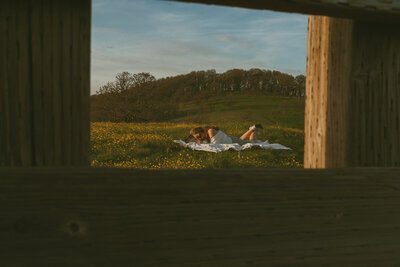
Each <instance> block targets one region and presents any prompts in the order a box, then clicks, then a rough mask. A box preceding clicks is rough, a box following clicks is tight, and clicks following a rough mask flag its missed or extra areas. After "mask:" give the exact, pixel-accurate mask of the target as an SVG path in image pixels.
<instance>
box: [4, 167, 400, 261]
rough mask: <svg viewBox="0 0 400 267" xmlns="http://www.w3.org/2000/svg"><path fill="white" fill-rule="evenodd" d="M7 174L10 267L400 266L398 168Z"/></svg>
mask: <svg viewBox="0 0 400 267" xmlns="http://www.w3.org/2000/svg"><path fill="white" fill-rule="evenodd" d="M0 177H1V179H0V198H1V209H0V210H1V220H0V236H1V238H2V242H1V245H0V251H1V255H2V256H1V262H2V264H3V265H4V266H28V265H29V266H76V265H80V266H93V265H95V266H127V265H133V266H147V265H153V266H193V265H196V266H198V265H204V266H210V265H212V266H239V265H257V266H275V265H288V266H298V265H304V266H310V265H312V266H322V265H340V266H349V265H358V266H366V265H369V266H371V265H372V266H382V265H393V266H395V265H397V264H399V263H400V255H399V254H398V250H399V249H400V213H399V210H400V178H399V177H400V169H377V168H362V169H334V170H332V169H327V170H320V169H315V170H295V169H288V170H278V169H268V170H264V169H258V170H202V171H195V170H185V171H172V170H161V171H144V170H124V169H94V168H81V167H75V168H19V169H17V168H15V169H14V168H0ZM21 255H22V256H21Z"/></svg>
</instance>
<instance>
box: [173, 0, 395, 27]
mask: <svg viewBox="0 0 400 267" xmlns="http://www.w3.org/2000/svg"><path fill="white" fill-rule="evenodd" d="M167 1H171V0H167ZM174 1H180V2H193V3H203V4H213V5H224V6H234V7H244V8H253V9H268V10H274V11H283V12H296V13H304V14H312V15H324V16H331V17H340V18H352V19H363V20H374V21H385V22H388V21H390V22H395V23H396V22H397V23H398V22H400V1H398V0H236V1H230V0H174Z"/></svg>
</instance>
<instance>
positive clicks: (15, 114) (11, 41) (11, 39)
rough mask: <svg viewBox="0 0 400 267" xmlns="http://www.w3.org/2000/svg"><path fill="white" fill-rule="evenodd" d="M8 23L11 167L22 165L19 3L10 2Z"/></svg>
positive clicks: (8, 3)
mask: <svg viewBox="0 0 400 267" xmlns="http://www.w3.org/2000/svg"><path fill="white" fill-rule="evenodd" d="M7 5H8V9H7V10H8V14H9V17H8V23H7V35H6V41H7V60H6V62H7V69H8V72H7V75H8V76H7V81H8V105H9V115H10V116H12V117H10V118H8V119H7V120H8V121H9V125H10V136H9V142H10V148H11V149H10V154H9V158H10V160H9V162H10V165H11V166H14V165H21V164H22V161H21V155H20V143H21V140H20V135H19V134H18V133H19V120H20V103H19V90H18V78H19V73H18V52H19V44H18V35H17V17H18V15H17V2H15V1H8V2H7Z"/></svg>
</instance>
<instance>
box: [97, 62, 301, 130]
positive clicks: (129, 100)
mask: <svg viewBox="0 0 400 267" xmlns="http://www.w3.org/2000/svg"><path fill="white" fill-rule="evenodd" d="M233 93H237V94H245V95H274V96H295V97H303V96H304V94H305V76H304V75H298V76H296V77H294V76H292V75H289V74H286V73H282V72H279V71H270V70H261V69H250V70H248V71H246V70H241V69H232V70H228V71H227V72H225V73H221V74H219V73H216V71H215V70H206V71H193V72H191V73H188V74H185V75H178V76H175V77H167V78H162V79H158V80H157V79H155V77H154V76H153V75H151V74H150V73H144V72H143V73H136V74H131V73H129V72H122V73H118V74H117V75H116V77H115V80H114V81H113V82H108V83H107V84H105V85H103V86H101V87H100V89H99V90H98V91H97V92H96V94H95V95H93V96H91V119H92V121H113V122H147V121H162V120H166V119H170V118H173V117H176V116H178V115H179V105H180V104H181V103H184V102H185V101H193V100H196V99H199V100H200V99H201V100H202V102H203V103H204V100H206V99H207V98H209V97H212V96H222V95H230V94H233Z"/></svg>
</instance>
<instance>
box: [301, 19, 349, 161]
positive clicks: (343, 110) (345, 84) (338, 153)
mask: <svg viewBox="0 0 400 267" xmlns="http://www.w3.org/2000/svg"><path fill="white" fill-rule="evenodd" d="M353 23H354V22H353V21H352V20H348V19H338V18H329V17H322V16H310V17H309V25H308V47H307V75H306V109H305V147H304V157H305V158H304V163H305V167H307V168H329V167H346V166H349V165H350V164H349V159H348V157H349V156H348V154H349V151H348V148H349V127H350V121H349V110H350V109H349V103H350V100H349V98H350V73H351V56H352V50H351V49H352V38H353V32H352V30H353Z"/></svg>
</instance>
